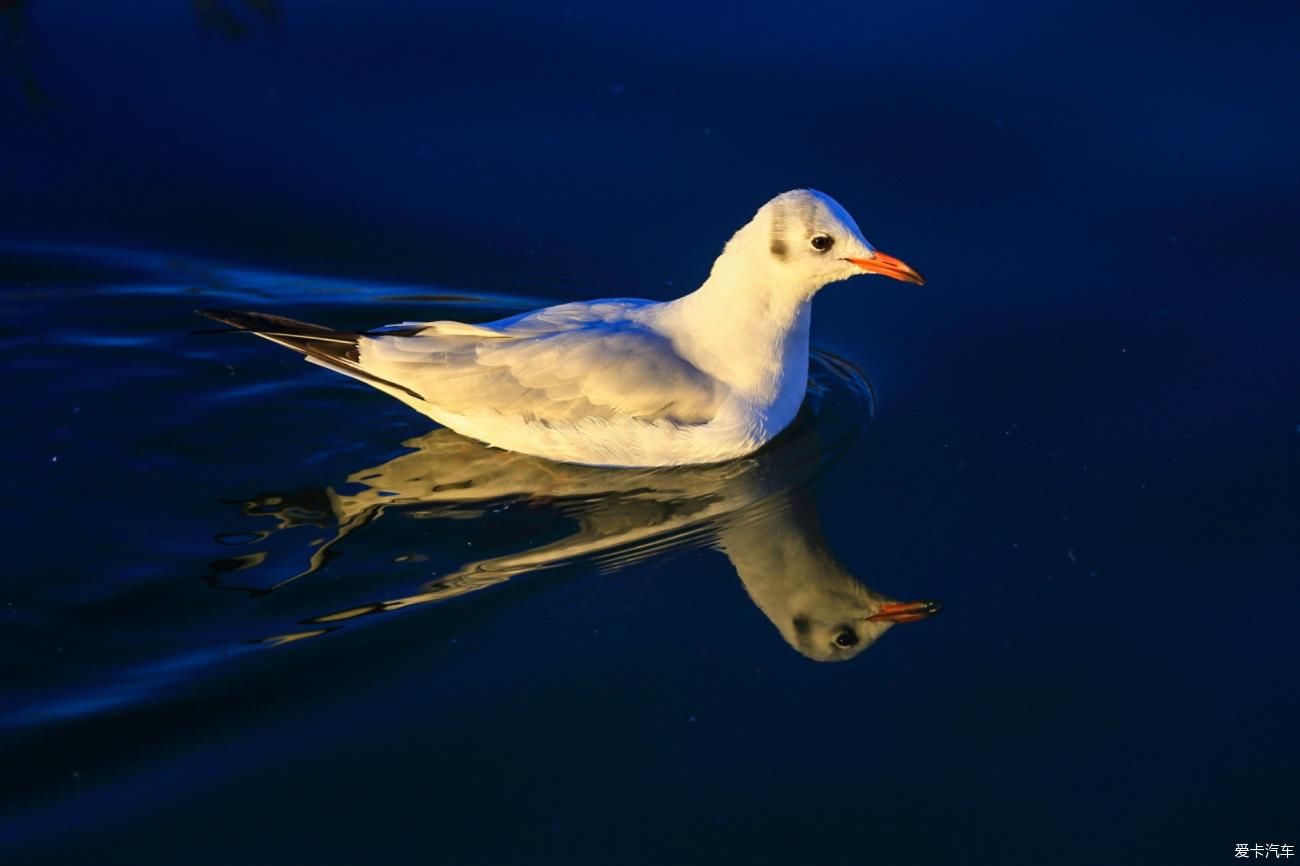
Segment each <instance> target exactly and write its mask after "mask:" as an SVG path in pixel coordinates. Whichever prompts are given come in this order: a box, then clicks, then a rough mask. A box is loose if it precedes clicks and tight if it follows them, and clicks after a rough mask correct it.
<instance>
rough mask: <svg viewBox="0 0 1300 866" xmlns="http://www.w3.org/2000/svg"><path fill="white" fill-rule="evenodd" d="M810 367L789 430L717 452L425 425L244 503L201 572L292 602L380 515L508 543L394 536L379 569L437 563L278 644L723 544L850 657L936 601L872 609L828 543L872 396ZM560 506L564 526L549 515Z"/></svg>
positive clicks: (807, 626) (273, 640) (383, 583)
mask: <svg viewBox="0 0 1300 866" xmlns="http://www.w3.org/2000/svg"><path fill="white" fill-rule="evenodd" d="M811 380H812V388H811V395H812V396H811V398H810V400H809V401H808V404H807V406H806V408H805V412H804V414H803V416H801V418H800V419H799V421H798V422H797V423H796V424H795V425H794V426H793V427H792V429H791V430H790V431H788V432H787V433H786V435H784V436H782V437H781V438H780V440H778V441H777V442H775V443H773V444H772V445H771V446H770V447H768V448H765V449H763V450H762V451H760V452H759V453H758V454H755V455H753V456H751V457H749V458H746V459H742V460H737V461H732V462H730V463H725V464H716V465H711V466H699V467H678V468H671V469H654V470H640V469H599V468H594V467H586V466H573V465H566V464H560V463H554V462H551V461H548V460H544V459H540V458H536V457H530V456H527V455H521V454H514V453H510V452H507V451H502V450H499V449H495V448H490V447H488V446H485V445H482V444H480V443H477V442H474V441H472V440H469V439H466V438H464V437H462V436H459V435H457V434H455V433H453V432H451V431H449V430H444V429H437V430H433V431H431V432H429V433H426V434H424V435H422V436H419V437H417V438H415V439H412V440H410V441H408V442H405V443H404V445H405V446H406V447H407V448H410V449H412V450H411V451H409V452H407V453H404V454H402V455H400V456H398V457H395V458H393V459H391V460H388V461H386V462H384V463H382V464H380V465H378V466H371V467H367V468H364V469H360V470H357V471H355V472H353V473H351V474H349V475H348V477H347V478H346V480H344V481H343V482H340V483H339V484H336V485H333V486H330V487H325V488H319V489H310V490H298V491H292V492H277V493H267V494H263V495H261V496H258V497H256V498H253V499H250V500H247V501H245V502H243V503H242V507H243V513H244V515H245V516H247V517H250V518H252V519H253V520H254V521H255V522H256V525H257V526H258V527H259V529H250V530H230V531H226V532H222V533H221V534H220V535H218V536H217V539H216V540H217V541H218V542H220V543H222V544H226V545H234V546H236V547H238V548H239V549H240V552H239V553H238V554H236V555H234V556H228V557H223V558H221V559H219V560H217V561H216V562H214V563H213V570H212V573H211V574H210V575H209V576H208V578H207V579H208V580H209V582H210V584H211V585H212V586H213V587H214V588H219V589H243V590H245V591H246V592H248V593H249V594H250V595H253V596H263V595H266V594H269V593H272V592H277V591H281V590H285V589H288V588H290V587H293V588H294V589H297V590H306V592H305V593H304V594H305V595H307V599H306V600H304V601H303V602H302V603H301V604H302V606H301V607H296V608H295V609H298V610H300V611H302V610H306V609H307V605H311V604H315V603H316V601H315V599H314V598H312V597H311V595H310V591H309V590H307V588H306V587H304V586H303V585H302V584H303V582H310V580H311V579H312V578H314V577H318V576H319V575H320V574H321V573H322V572H323V571H325V570H326V569H328V567H329V564H330V563H331V561H333V560H334V559H335V558H336V557H338V556H340V555H342V554H344V553H346V552H347V551H346V547H347V545H348V543H349V542H350V541H352V540H353V536H354V535H355V534H359V533H363V532H366V531H368V530H372V528H373V527H374V525H375V524H376V523H377V522H378V521H380V520H386V521H390V522H397V521H399V520H406V521H416V522H418V524H419V526H420V528H421V530H422V531H423V535H422V536H421V537H422V538H423V537H424V536H427V534H428V533H430V532H432V533H435V534H437V535H438V536H440V537H441V538H442V539H444V540H445V539H454V538H459V537H464V536H466V535H469V534H470V531H469V530H468V529H467V521H488V522H491V523H494V524H495V525H494V527H493V529H492V532H491V533H490V534H492V535H495V536H496V537H497V538H498V539H501V540H502V543H501V544H500V545H499V549H497V550H494V551H493V552H491V553H490V554H488V555H485V556H474V555H471V557H470V558H468V559H464V560H458V559H456V558H455V553H452V554H451V555H448V551H446V550H445V549H444V551H443V553H442V554H441V555H438V556H436V561H435V562H434V563H433V564H434V566H435V567H433V568H432V569H430V568H429V567H428V565H429V563H430V560H431V557H430V555H429V554H428V553H427V550H428V549H429V548H437V547H439V546H440V545H439V544H437V543H432V544H431V543H429V542H427V541H423V542H422V541H417V542H415V547H411V548H403V549H400V550H390V551H389V553H391V554H392V556H391V558H390V560H389V561H390V562H391V563H393V564H395V565H396V568H388V569H384V571H386V572H387V573H388V574H393V575H399V576H400V575H403V574H405V573H408V572H409V571H410V569H409V568H407V567H406V566H407V564H419V565H423V566H424V568H423V569H421V570H422V571H425V572H426V573H430V574H431V576H429V577H428V578H426V579H424V580H422V581H421V582H420V583H419V584H418V585H417V586H415V587H414V588H412V587H410V585H409V584H408V583H405V582H403V581H401V580H398V581H396V582H395V583H396V586H395V587H392V588H390V584H392V583H394V581H392V580H390V578H389V577H388V575H387V574H384V573H376V574H374V575H373V577H370V576H368V577H367V578H366V579H365V582H366V587H365V589H364V592H363V595H364V594H368V595H369V598H368V600H364V601H360V602H359V603H355V602H354V603H352V604H349V605H347V606H345V607H341V608H336V609H327V610H320V611H316V612H313V613H310V614H308V615H306V616H304V617H303V618H302V619H301V620H300V621H299V625H301V626H307V628H299V627H295V628H294V629H292V630H289V631H285V632H282V633H277V634H274V635H270V636H267V637H265V638H262V639H261V640H262V642H264V643H267V644H271V645H281V644H283V643H287V642H293V641H297V640H302V639H304V638H308V637H318V636H322V635H325V634H329V633H330V632H331V631H333V630H335V629H336V628H338V627H339V626H340V625H341V624H344V623H347V622H350V621H352V620H356V619H359V618H361V617H368V616H373V615H375V614H380V613H388V612H392V611H398V610H402V609H405V608H409V607H412V606H416V605H427V604H431V603H434V602H440V601H445V600H448V599H452V598H456V597H459V596H463V595H466V594H468V593H472V592H477V591H481V590H484V589H487V588H489V587H494V586H497V585H500V584H503V583H506V582H507V581H509V580H511V579H513V578H516V577H519V576H522V575H526V574H531V573H534V572H542V571H550V570H554V569H557V568H561V567H566V566H567V567H574V566H583V565H586V566H589V567H594V568H598V569H600V570H602V571H604V572H609V573H612V572H617V571H619V570H620V569H623V568H626V567H629V566H631V565H635V564H637V563H639V562H642V561H644V560H646V559H648V558H650V557H655V556H662V555H665V554H670V553H672V552H674V551H676V550H680V549H684V548H690V547H699V546H710V547H713V548H716V549H717V550H718V551H719V552H721V553H722V554H723V555H724V556H726V558H727V559H728V560H729V561H730V563H731V566H732V568H733V569H734V570H735V571H736V573H737V575H738V576H739V578H740V580H741V581H742V582H743V584H744V586H745V589H746V591H747V592H748V594H749V597H750V599H751V600H752V601H753V602H754V603H755V604H756V605H757V606H758V607H759V608H760V609H761V610H762V611H763V613H764V614H765V615H766V616H767V617H768V618H769V619H770V620H771V621H772V623H773V624H774V625H775V626H776V628H777V629H778V630H779V632H780V633H781V636H782V637H783V638H784V639H785V640H786V641H787V642H788V643H789V644H790V645H791V646H792V647H794V648H795V649H796V650H798V651H799V652H800V653H802V654H804V655H805V656H807V657H808V658H811V659H815V660H817V661H842V660H846V659H849V658H852V657H854V656H856V655H857V654H858V653H860V652H861V651H862V650H864V649H866V648H867V647H869V646H871V645H872V644H873V643H874V642H875V641H876V639H877V638H879V637H880V635H881V634H883V633H884V632H885V631H886V630H887V629H888V628H889V627H890V626H891V625H892V624H893V622H894V621H910V620H911V619H915V618H921V617H923V616H925V615H927V614H928V613H930V612H933V610H935V609H936V606H935V605H934V604H933V603H929V605H930V606H929V607H917V608H909V609H908V610H910V611H911V613H903V614H896V615H895V616H896V619H894V620H891V619H889V618H887V617H889V616H890V611H891V610H893V609H894V607H896V605H895V606H894V607H886V608H885V610H883V611H882V607H883V606H886V605H890V604H891V603H892V602H893V600H892V599H889V598H887V597H886V596H883V595H881V594H879V593H877V592H874V591H873V590H871V589H870V588H869V587H867V586H865V585H864V584H862V583H861V582H860V581H858V580H857V579H856V578H855V577H853V576H852V575H851V574H849V572H848V571H847V570H846V569H845V568H844V567H843V566H842V565H841V564H840V563H839V561H838V560H837V559H836V558H835V556H834V554H833V553H832V552H831V551H830V550H829V549H828V547H827V544H826V541H825V539H824V537H823V536H822V534H821V532H820V529H819V528H818V521H817V516H816V512H815V506H814V504H813V501H812V498H811V496H810V489H809V488H810V487H811V485H813V484H814V483H815V482H816V479H817V477H818V476H819V475H820V474H821V473H823V472H824V471H825V470H826V469H827V468H828V467H829V466H830V465H831V464H832V463H833V462H834V460H835V458H836V457H837V456H838V454H839V453H840V452H841V451H842V450H843V448H844V447H846V446H847V445H848V444H849V443H850V442H851V441H852V440H853V439H855V438H856V437H857V436H858V434H859V433H860V432H861V431H862V429H863V428H864V427H865V426H866V424H867V423H868V422H869V420H870V418H871V412H872V397H871V391H870V385H869V383H868V382H867V381H866V380H865V379H864V378H863V377H862V376H861V374H860V373H859V372H858V371H857V370H856V369H854V368H853V367H852V366H851V365H849V364H847V363H846V362H844V361H842V360H840V359H837V358H834V357H832V356H829V355H825V354H818V355H815V356H814V359H813V363H812V370H811ZM507 512H509V514H510V515H521V516H522V519H520V518H518V517H513V516H509V517H507V516H506V515H507ZM557 517H558V518H560V522H561V523H562V524H563V525H562V526H557V525H556V524H555V523H554V519H555V518H557ZM431 524H432V528H430V525H431ZM268 527H269V528H268ZM539 530H540V531H539ZM398 537H399V538H404V537H405V535H404V534H399V535H398ZM441 546H443V547H444V548H445V544H444V545H441ZM456 550H457V551H459V550H460V548H456ZM470 552H471V554H472V549H471V551H470ZM383 592H387V593H388V594H386V595H384V594H381V593H383ZM873 617H874V618H873ZM897 617H901V618H897ZM317 626H318V627H317Z"/></svg>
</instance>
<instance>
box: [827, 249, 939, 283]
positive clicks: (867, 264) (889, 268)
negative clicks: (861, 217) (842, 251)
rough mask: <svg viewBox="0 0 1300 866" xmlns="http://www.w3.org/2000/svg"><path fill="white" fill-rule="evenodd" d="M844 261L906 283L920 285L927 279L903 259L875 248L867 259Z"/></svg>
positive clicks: (847, 259) (872, 272) (868, 271)
mask: <svg viewBox="0 0 1300 866" xmlns="http://www.w3.org/2000/svg"><path fill="white" fill-rule="evenodd" d="M844 261H846V262H852V263H853V264H855V265H857V266H858V267H860V268H862V270H864V271H866V272H867V273H870V274H884V275H885V276H887V277H893V278H894V279H896V280H902V281H903V282H905V283H916V285H918V286H924V285H925V280H924V279H923V278H922V277H921V275H920V274H918V273H917V272H916V271H914V270H912V268H911V267H910V266H909V265H908V264H907V263H906V262H903V261H900V260H899V259H896V258H894V257H893V256H890V255H886V254H885V253H882V252H880V250H874V251H873V252H872V254H871V258H867V259H849V258H846V259H845V260H844Z"/></svg>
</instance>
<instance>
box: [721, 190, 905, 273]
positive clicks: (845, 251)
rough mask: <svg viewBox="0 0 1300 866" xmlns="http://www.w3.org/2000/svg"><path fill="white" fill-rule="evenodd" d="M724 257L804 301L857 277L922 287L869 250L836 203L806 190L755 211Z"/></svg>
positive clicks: (901, 267) (893, 261)
mask: <svg viewBox="0 0 1300 866" xmlns="http://www.w3.org/2000/svg"><path fill="white" fill-rule="evenodd" d="M727 253H729V254H730V253H736V254H737V256H738V257H739V256H743V257H744V258H745V259H747V260H748V261H749V262H751V263H756V264H757V263H760V262H761V264H762V265H763V266H765V267H764V270H765V271H766V272H767V273H769V274H770V275H771V276H772V277H773V278H774V279H775V280H777V281H779V282H780V283H782V284H786V285H790V286H792V287H793V288H795V289H796V291H798V292H800V293H806V294H808V295H811V294H812V293H814V292H816V291H817V290H818V289H820V288H821V287H822V286H825V285H826V284H827V283H833V282H836V281H838V280H845V279H848V278H849V277H853V276H858V275H859V274H883V275H884V276H887V277H891V278H893V279H895V280H902V281H904V282H908V283H915V284H916V285H923V284H924V283H925V281H924V280H923V279H922V278H921V275H920V274H918V273H917V272H916V271H915V270H913V269H912V268H911V267H909V266H908V265H907V264H905V263H904V262H902V261H900V260H899V259H896V258H894V257H893V256H890V255H887V254H885V253H882V252H880V251H879V250H877V249H876V248H875V247H873V246H872V245H871V244H870V243H869V242H868V241H867V239H866V238H865V237H863V236H862V230H861V229H859V228H858V224H857V223H856V222H854V221H853V217H851V216H849V213H848V211H846V210H845V209H844V208H843V207H841V206H840V204H839V202H837V201H835V199H833V198H831V197H830V196H828V195H826V194H825V193H821V192H818V191H816V190H812V189H796V190H791V191H790V192H784V193H781V194H780V195H778V196H777V197H776V198H774V199H772V200H771V201H769V202H768V203H767V204H765V205H763V206H762V207H761V208H759V210H758V213H756V214H755V215H754V219H753V220H752V221H751V222H750V223H749V225H747V226H745V227H744V228H743V229H741V230H740V231H739V232H737V233H736V236H735V238H733V239H732V241H731V243H730V244H728V246H727Z"/></svg>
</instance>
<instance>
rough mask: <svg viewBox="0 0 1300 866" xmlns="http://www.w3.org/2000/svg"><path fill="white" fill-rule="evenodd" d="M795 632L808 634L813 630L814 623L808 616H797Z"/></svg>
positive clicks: (794, 621) (794, 622)
mask: <svg viewBox="0 0 1300 866" xmlns="http://www.w3.org/2000/svg"><path fill="white" fill-rule="evenodd" d="M792 624H793V625H794V633H795V634H797V635H801V636H805V637H806V636H807V634H808V632H810V631H812V623H811V622H810V621H809V620H808V617H806V616H796V617H795V618H794V620H793V623H792Z"/></svg>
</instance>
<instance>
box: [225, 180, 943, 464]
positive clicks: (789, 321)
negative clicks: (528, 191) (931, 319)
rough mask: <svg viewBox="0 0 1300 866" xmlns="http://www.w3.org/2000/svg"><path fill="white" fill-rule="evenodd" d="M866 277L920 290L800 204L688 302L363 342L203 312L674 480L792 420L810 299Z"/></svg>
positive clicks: (555, 446)
mask: <svg viewBox="0 0 1300 866" xmlns="http://www.w3.org/2000/svg"><path fill="white" fill-rule="evenodd" d="M862 273H876V274H884V275H885V276H888V277H893V278H894V279H897V280H904V281H906V282H910V283H916V284H918V285H920V284H922V283H923V280H922V279H921V275H920V274H918V273H917V272H916V271H914V270H912V268H910V267H908V266H907V265H906V264H904V263H903V262H901V261H899V260H898V259H896V258H894V257H892V256H888V255H885V254H884V253H882V252H880V251H879V250H876V249H875V248H874V247H872V246H871V244H869V243H868V242H867V239H866V238H864V237H863V236H862V232H861V231H860V230H859V229H858V226H857V223H855V222H854V221H853V217H851V216H849V214H848V212H847V211H845V210H844V208H842V207H841V206H840V205H839V204H838V203H837V202H836V201H835V200H834V199H832V198H831V197H830V196H828V195H825V194H824V193H820V192H817V191H816V190H806V189H800V190H793V191H791V192H786V193H782V194H781V195H779V196H777V197H776V198H774V199H772V200H771V201H769V202H768V203H767V204H765V205H763V206H762V207H761V208H759V210H758V213H756V214H755V215H754V218H753V219H752V220H750V221H749V223H748V224H747V225H745V226H744V227H743V228H741V229H740V231H738V232H736V234H735V235H733V236H732V238H731V240H730V241H729V242H728V243H727V245H726V248H725V249H723V251H722V255H720V256H718V259H717V261H715V262H714V263H713V270H712V271H711V272H710V273H709V278H708V279H707V280H705V281H704V284H703V285H702V286H700V287H699V288H698V289H696V290H695V291H694V292H691V293H690V294H688V295H686V296H684V297H681V298H678V299H677V300H675V301H667V302H663V303H659V302H655V301H646V300H640V299H634V298H612V299H606V300H599V301H584V302H579V303H573V304H561V305H559V306H554V307H546V308H544V309H541V310H535V311H533V312H531V313H523V314H521V315H518V316H511V317H510V318H508V319H501V320H499V321H495V322H488V323H486V324H479V325H470V324H464V323H462V322H403V323H401V324H397V325H389V326H386V327H383V328H378V329H376V330H372V331H364V332H348V331H334V330H331V329H328V328H323V327H319V326H316V325H309V324H305V323H303V322H295V321H293V320H292V319H285V318H283V317H280V316H271V315H267V314H264V313H243V312H232V311H224V310H204V311H201V312H203V314H204V315H207V316H210V317H212V318H214V319H217V320H218V321H221V322H225V323H227V324H229V325H232V326H234V327H236V328H238V329H240V330H244V331H250V332H252V333H255V334H257V335H258V336H261V337H265V338H266V339H268V340H271V341H273V342H276V343H279V344H280V345H282V346H287V347H289V348H290V349H294V350H295V351H298V352H301V353H303V354H304V355H306V356H307V360H308V361H311V362H312V363H315V364H319V365H320V366H322V367H328V368H329V369H331V370H335V371H337V372H339V373H343V374H344V375H347V376H352V377H354V378H356V379H360V380H361V381H363V382H365V383H367V384H369V385H372V386H374V387H376V388H378V389H379V390H381V391H383V392H385V393H387V394H390V395H392V396H394V397H396V398H397V399H398V400H401V401H402V402H403V403H406V404H407V405H408V406H410V407H412V408H413V409H415V410H416V411H418V412H420V413H422V414H424V415H427V416H428V417H430V418H432V419H433V420H434V421H436V422H438V423H439V424H441V425H443V426H444V427H448V428H450V429H452V430H455V431H456V432H458V433H461V434H463V435H465V436H469V437H471V438H473V439H478V440H480V441H482V442H486V443H487V444H489V445H494V446H496V447H498V448H505V449H508V450H511V451H518V452H521V453H524V454H531V455H534V456H538V457H545V458H548V459H551V460H558V461H561V462H565V463H581V464H587V465H592V466H641V467H646V466H677V465H685V464H698V463H718V462H721V461H724V460H731V459H734V458H736V457H742V456H744V455H746V454H750V453H752V452H753V451H755V450H757V449H758V448H761V447H762V446H763V445H764V444H766V443H767V442H768V441H770V440H771V439H772V438H773V437H774V436H776V435H777V434H778V433H780V432H781V431H782V430H783V429H785V427H786V426H787V425H788V424H789V423H790V422H791V421H793V420H794V417H795V415H796V414H798V412H799V406H800V404H801V403H802V402H803V398H804V392H805V390H806V388H807V384H808V325H809V318H810V308H811V306H812V299H813V296H814V295H816V294H817V291H818V290H819V289H821V288H822V287H823V286H825V285H826V284H827V283H833V282H836V281H837V280H843V279H847V278H848V277H851V276H854V275H857V274H862Z"/></svg>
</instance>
